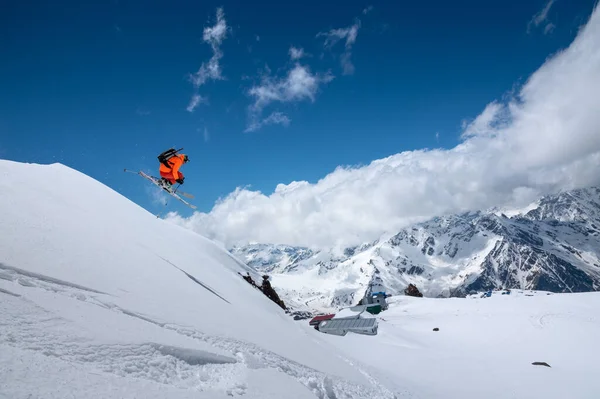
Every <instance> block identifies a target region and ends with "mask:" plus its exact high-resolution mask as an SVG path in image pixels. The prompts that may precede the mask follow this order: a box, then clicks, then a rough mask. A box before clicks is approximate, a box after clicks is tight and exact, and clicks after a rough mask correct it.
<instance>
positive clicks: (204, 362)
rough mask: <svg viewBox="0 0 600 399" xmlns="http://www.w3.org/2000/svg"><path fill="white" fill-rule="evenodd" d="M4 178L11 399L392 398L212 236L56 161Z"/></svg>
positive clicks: (2, 372)
mask: <svg viewBox="0 0 600 399" xmlns="http://www.w3.org/2000/svg"><path fill="white" fill-rule="evenodd" d="M0 176H1V178H0V225H1V229H0V387H2V390H3V392H2V394H7V395H8V396H9V397H12V398H16V397H29V396H28V395H33V396H36V397H37V396H38V395H41V396H44V397H53V396H57V397H66V396H71V395H75V396H76V397H86V398H92V397H109V396H119V397H130V396H137V397H153V396H154V395H156V397H171V398H174V397H192V396H193V397H211V398H213V397H227V396H229V397H231V396H237V395H244V397H246V398H248V397H256V398H259V397H260V398H267V397H284V396H285V397H287V398H290V397H338V398H342V397H393V394H392V392H390V391H388V390H387V389H386V388H384V387H382V386H380V385H379V384H378V383H376V382H374V381H375V380H374V379H373V377H371V376H370V375H369V373H368V372H367V369H366V368H365V369H361V368H360V367H358V365H357V364H356V363H354V364H351V363H350V362H348V361H346V360H345V359H344V358H343V357H342V356H341V355H340V352H339V351H337V350H335V349H334V348H332V347H331V346H329V345H326V344H323V343H322V341H319V340H315V338H314V334H312V332H309V331H306V329H303V328H302V327H300V325H299V324H297V323H294V322H293V320H292V319H291V318H290V317H289V316H288V315H286V314H285V313H284V312H283V311H282V310H281V309H280V308H279V307H278V306H277V305H275V304H274V303H273V302H271V301H270V300H269V299H268V298H266V297H265V296H264V295H263V294H262V293H260V292H259V291H258V290H256V289H255V288H253V287H251V286H250V285H249V284H248V283H247V282H245V281H244V280H243V279H242V278H241V277H240V276H239V274H238V272H240V273H245V272H246V266H245V265H244V264H242V263H240V262H239V261H238V260H236V259H235V258H233V257H232V256H231V255H230V254H229V253H228V252H227V251H225V250H224V249H223V248H221V247H219V246H217V245H216V244H214V243H213V242H211V241H210V240H207V239H205V238H203V237H201V236H199V235H197V234H195V233H193V232H191V231H189V230H186V229H184V228H182V227H179V226H176V225H173V224H171V223H168V222H165V221H163V220H161V219H158V218H156V217H155V216H154V215H152V214H150V213H149V212H147V211H146V210H144V209H143V208H141V207H139V206H138V205H136V204H135V203H133V202H131V201H129V200H127V199H126V198H124V197H123V196H121V195H120V194H118V193H117V192H115V191H113V190H112V189H110V188H108V187H106V186H105V185H103V184H101V183H99V182H98V181H96V180H93V179H92V178H90V177H88V176H85V175H83V174H81V173H79V172H77V171H75V170H73V169H70V168H68V167H66V166H63V165H61V164H52V165H37V164H22V163H16V162H10V161H0ZM199 395H206V396H199Z"/></svg>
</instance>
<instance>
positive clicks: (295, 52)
mask: <svg viewBox="0 0 600 399" xmlns="http://www.w3.org/2000/svg"><path fill="white" fill-rule="evenodd" d="M304 56H305V54H304V49H303V48H296V47H293V46H292V47H290V58H291V59H292V60H293V61H295V60H299V59H300V58H302V57H304Z"/></svg>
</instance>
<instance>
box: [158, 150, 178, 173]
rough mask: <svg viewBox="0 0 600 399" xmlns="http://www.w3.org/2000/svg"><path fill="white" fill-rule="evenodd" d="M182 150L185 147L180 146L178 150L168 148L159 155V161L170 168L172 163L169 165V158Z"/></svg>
mask: <svg viewBox="0 0 600 399" xmlns="http://www.w3.org/2000/svg"><path fill="white" fill-rule="evenodd" d="M181 150H183V148H180V149H178V150H176V149H175V148H169V149H168V150H166V151H164V152H163V153H161V154H160V155H159V156H158V162H160V163H162V164H163V165H165V166H166V167H167V168H169V169H170V168H171V165H169V162H168V161H169V159H171V158H172V157H173V156H174V155H175V154H177V153H178V152H179V151H181Z"/></svg>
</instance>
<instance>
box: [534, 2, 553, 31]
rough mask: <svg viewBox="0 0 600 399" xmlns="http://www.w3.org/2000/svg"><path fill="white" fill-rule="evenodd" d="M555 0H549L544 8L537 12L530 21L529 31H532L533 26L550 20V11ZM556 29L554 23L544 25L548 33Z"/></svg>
mask: <svg viewBox="0 0 600 399" xmlns="http://www.w3.org/2000/svg"><path fill="white" fill-rule="evenodd" d="M554 2H555V0H548V2H547V3H546V5H545V6H544V8H542V9H541V10H540V11H539V12H538V13H537V14H535V15H534V16H533V17H532V18H531V20H530V21H529V23H528V24H527V33H530V32H531V27H532V25H534V26H535V27H538V26H540V25H541V24H545V23H546V22H547V21H548V13H549V12H550V7H552V4H554ZM553 29H554V24H553V23H547V24H546V26H545V27H544V34H545V35H546V34H548V33H550V32H552V30H553Z"/></svg>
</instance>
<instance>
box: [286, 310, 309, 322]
mask: <svg viewBox="0 0 600 399" xmlns="http://www.w3.org/2000/svg"><path fill="white" fill-rule="evenodd" d="M290 316H292V317H293V318H294V320H306V319H310V318H311V317H313V314H312V313H311V312H309V311H307V310H295V311H293V312H290Z"/></svg>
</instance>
